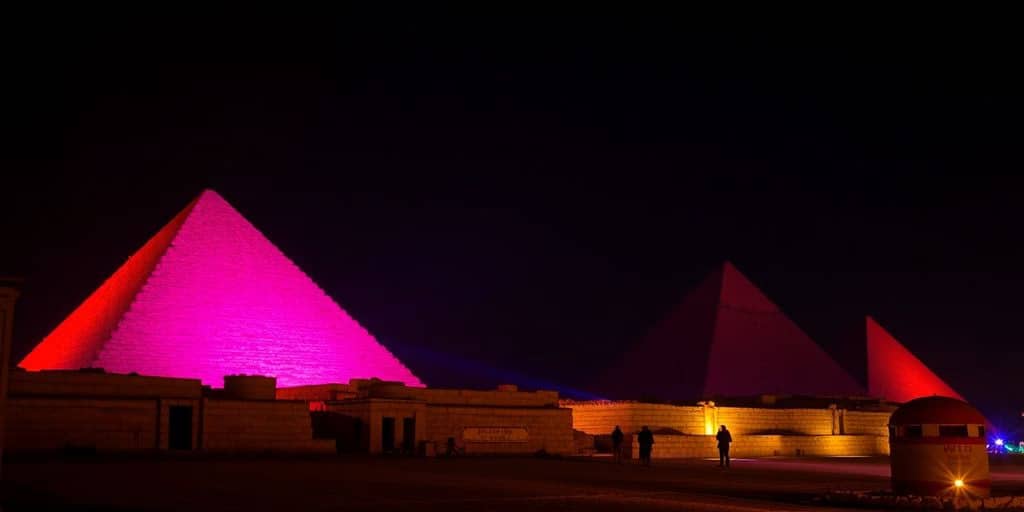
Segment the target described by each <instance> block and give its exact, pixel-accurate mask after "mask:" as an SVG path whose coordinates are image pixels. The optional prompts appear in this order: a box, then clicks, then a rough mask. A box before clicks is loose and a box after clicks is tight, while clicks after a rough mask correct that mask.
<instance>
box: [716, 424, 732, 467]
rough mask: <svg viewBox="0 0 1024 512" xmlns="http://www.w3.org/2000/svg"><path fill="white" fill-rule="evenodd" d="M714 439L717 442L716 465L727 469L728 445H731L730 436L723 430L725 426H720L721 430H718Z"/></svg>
mask: <svg viewBox="0 0 1024 512" xmlns="http://www.w3.org/2000/svg"><path fill="white" fill-rule="evenodd" d="M715 439H717V440H718V465H719V466H720V467H723V468H727V467H729V445H730V444H732V434H730V433H729V429H728V428H725V425H722V428H720V429H718V434H717V435H715Z"/></svg>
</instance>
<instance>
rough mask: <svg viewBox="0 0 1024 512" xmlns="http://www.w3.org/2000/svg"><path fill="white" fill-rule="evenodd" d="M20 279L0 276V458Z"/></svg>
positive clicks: (2, 446) (5, 419)
mask: <svg viewBox="0 0 1024 512" xmlns="http://www.w3.org/2000/svg"><path fill="white" fill-rule="evenodd" d="M20 285H21V281H20V280H18V279H13V278H3V277H0V460H2V458H3V448H4V425H5V424H6V421H7V374H8V372H9V371H10V365H11V335H12V334H11V333H12V329H13V327H14V301H15V300H17V298H18V288H19V287H20Z"/></svg>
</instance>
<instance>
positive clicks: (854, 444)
mask: <svg viewBox="0 0 1024 512" xmlns="http://www.w3.org/2000/svg"><path fill="white" fill-rule="evenodd" d="M631 437H632V438H631V439H628V443H629V446H627V447H626V450H627V453H630V452H631V453H632V457H633V458H639V456H640V449H639V446H638V444H637V442H636V436H635V435H633V436H631ZM733 440H734V441H733V444H732V447H731V449H730V450H729V455H730V456H731V457H773V456H790V457H792V456H856V455H888V454H889V440H888V438H886V437H880V436H871V435H838V436H833V435H823V436H798V435H749V436H739V435H737V436H733ZM651 458H655V459H689V458H718V444H717V441H716V440H715V438H714V436H686V435H658V434H655V436H654V449H653V450H652V452H651Z"/></svg>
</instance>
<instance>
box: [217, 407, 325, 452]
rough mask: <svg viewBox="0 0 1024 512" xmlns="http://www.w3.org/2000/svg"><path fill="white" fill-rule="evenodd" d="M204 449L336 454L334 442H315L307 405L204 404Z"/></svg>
mask: <svg viewBox="0 0 1024 512" xmlns="http://www.w3.org/2000/svg"><path fill="white" fill-rule="evenodd" d="M203 402H204V406H203V420H202V422H203V433H202V447H203V448H204V449H205V450H207V451H211V452H236V453H241V452H288V453H296V452H314V453H334V451H335V445H334V441H333V440H330V439H316V440H314V439H313V429H312V421H311V419H310V416H309V406H308V405H307V404H306V403H305V402H291V401H265V402H262V401H248V400H209V399H206V400H204V401H203Z"/></svg>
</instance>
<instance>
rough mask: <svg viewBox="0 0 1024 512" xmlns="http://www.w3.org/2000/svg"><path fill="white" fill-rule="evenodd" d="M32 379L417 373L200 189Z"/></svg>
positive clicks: (89, 307)
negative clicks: (48, 375) (50, 373)
mask: <svg viewBox="0 0 1024 512" xmlns="http://www.w3.org/2000/svg"><path fill="white" fill-rule="evenodd" d="M20 366H21V367H23V368H25V369H28V370H39V369H77V368H82V367H99V368H104V369H105V370H106V371H108V372H116V373H128V372H138V373H140V374H143V375H157V376H166V377H191V378H200V379H202V381H203V383H204V384H210V385H218V386H219V385H220V384H221V382H222V378H223V376H224V375H230V374H259V375H269V376H275V377H277V380H278V384H279V385H281V386H296V385H304V384H324V383H332V382H347V381H348V380H349V379H351V378H370V377H377V378H380V379H384V380H394V381H401V382H404V383H406V384H408V385H411V386H422V385H423V383H422V382H420V380H419V379H418V378H416V376H415V375H413V374H412V372H411V371H409V369H408V368H406V367H405V366H404V365H403V364H402V363H401V362H400V361H399V360H398V359H397V358H395V356H394V355H392V354H391V353H390V352H389V351H388V350H387V349H386V348H384V347H383V346H382V345H381V344H380V343H379V342H378V341H377V340H376V339H375V338H374V337H373V335H371V334H370V333H369V332H367V331H366V329H364V328H363V327H362V326H360V325H359V323H357V322H356V321H355V320H354V319H352V317H350V316H349V315H348V314H347V313H346V312H345V310H343V309H342V308H341V307H340V306H339V305H338V304H337V303H335V302H334V300H332V299H331V297H329V296H328V295H327V294H326V293H325V292H324V291H323V290H322V289H320V287H319V286H317V284H316V283H314V282H313V280H312V279H310V278H309V277H308V276H307V275H306V274H305V273H303V272H302V270H300V269H299V268H298V267H297V266H296V265H295V264H294V263H293V262H292V261H291V260H289V259H288V257H287V256H285V255H284V254H283V253H282V252H281V251H280V250H278V248H277V247H275V246H274V244H273V243H271V242H270V241H269V240H267V238H266V237H265V236H263V234H262V233H260V232H259V230H257V229H256V228H255V227H254V226H253V225H252V224H250V223H249V222H248V221H247V220H245V218H243V217H242V215H241V214H239V213H238V211H237V210H235V209H234V208H232V207H231V205H229V204H228V203H227V201H225V200H224V199H223V198H222V197H220V196H219V195H217V193H216V192H213V191H211V190H207V191H204V192H203V193H202V194H201V195H200V196H199V198H197V199H196V200H195V201H193V202H192V203H191V204H190V205H188V206H187V207H186V208H185V209H184V210H183V211H182V212H181V213H179V214H178V215H177V216H176V217H175V218H174V219H173V220H172V221H171V222H170V223H168V224H167V225H166V226H165V227H164V228H163V229H162V230H160V232H159V233H157V234H156V235H155V236H154V237H153V238H152V239H151V240H150V241H149V242H147V243H146V245H144V246H143V247H142V248H141V249H140V250H139V251H138V252H137V253H135V254H134V255H132V257H131V258H129V260H128V261H127V262H126V263H125V264H124V265H122V267H121V268H119V269H118V270H117V272H115V273H114V275H113V276H111V277H110V278H109V279H108V280H107V281H106V282H104V283H103V285H101V286H100V288H99V289H97V290H96V291H95V292H94V293H93V294H92V295H90V296H89V298H87V299H86V301H85V302H84V303H83V304H82V305H81V306H79V307H78V308H77V309H76V310H75V311H74V312H72V314H71V315H70V316H69V317H68V318H67V319H65V320H64V321H63V322H61V324H60V325H59V326H57V328H56V329H54V331H53V332H52V333H50V335H49V336H47V337H46V338H45V339H44V340H43V341H42V342H41V343H40V344H39V345H38V346H37V347H36V348H35V349H34V350H33V351H32V352H31V353H30V354H29V355H28V356H26V357H25V359H24V360H23V361H22V362H21V364H20Z"/></svg>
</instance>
